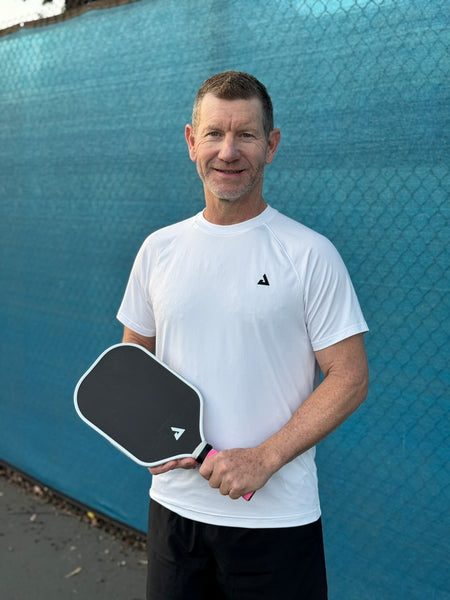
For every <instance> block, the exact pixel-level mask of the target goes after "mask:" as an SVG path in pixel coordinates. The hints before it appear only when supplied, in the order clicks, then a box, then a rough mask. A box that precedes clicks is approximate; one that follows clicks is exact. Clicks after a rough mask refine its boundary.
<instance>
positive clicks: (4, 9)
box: [0, 0, 66, 29]
mask: <svg viewBox="0 0 450 600" xmlns="http://www.w3.org/2000/svg"><path fill="white" fill-rule="evenodd" d="M65 4H66V0H52V2H47V3H45V4H43V0H0V29H5V28H6V27H11V26H12V25H17V24H18V23H23V22H24V21H34V20H36V19H42V18H45V17H53V16H54V15H59V14H60V13H62V12H63V10H64V7H65Z"/></svg>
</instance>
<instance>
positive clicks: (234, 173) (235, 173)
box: [214, 169, 244, 175]
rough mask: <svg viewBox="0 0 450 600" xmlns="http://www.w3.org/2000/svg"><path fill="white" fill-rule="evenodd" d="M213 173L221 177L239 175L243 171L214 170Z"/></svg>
mask: <svg viewBox="0 0 450 600" xmlns="http://www.w3.org/2000/svg"><path fill="white" fill-rule="evenodd" d="M214 171H216V173H221V174H222V175H240V174H241V173H243V172H244V169H214Z"/></svg>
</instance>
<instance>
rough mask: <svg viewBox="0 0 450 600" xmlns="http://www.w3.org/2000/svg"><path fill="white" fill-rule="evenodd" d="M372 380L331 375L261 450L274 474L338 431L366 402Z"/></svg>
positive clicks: (364, 377) (365, 377)
mask: <svg viewBox="0 0 450 600" xmlns="http://www.w3.org/2000/svg"><path fill="white" fill-rule="evenodd" d="M367 388H368V377H367V376H366V375H364V374H362V376H361V377H359V378H358V380H357V381H356V380H354V379H353V378H342V377H340V376H339V375H337V374H333V373H331V374H329V375H328V376H327V377H326V378H325V379H324V381H323V382H322V383H321V384H320V385H319V386H318V387H317V388H316V390H315V391H314V392H313V393H312V394H311V396H309V398H307V400H306V401H305V402H304V403H303V404H302V405H301V406H300V408H299V409H298V410H297V411H296V412H295V413H294V415H293V416H292V418H291V419H290V420H289V421H288V422H287V423H286V425H285V426H284V427H283V428H282V429H280V431H278V432H277V433H275V434H274V435H272V436H271V437H270V438H268V439H267V440H266V441H265V442H264V443H263V444H261V446H260V449H261V450H262V451H263V453H264V455H265V457H266V461H267V462H268V464H269V465H270V466H269V468H270V470H272V471H273V472H275V471H277V470H278V469H280V468H281V467H282V466H283V465H285V464H286V463H288V462H290V461H291V460H293V459H294V458H296V457H297V456H299V455H300V454H303V453H304V452H306V451H307V450H309V449H310V448H312V447H313V446H315V445H316V444H318V443H319V442H320V441H322V440H323V439H324V438H326V437H327V436H328V435H329V434H330V433H331V432H332V431H334V430H335V429H337V427H339V425H341V424H342V423H343V422H344V421H345V420H346V419H347V418H348V417H349V416H350V415H351V414H352V413H353V412H354V411H355V410H356V409H357V408H358V406H360V404H361V403H362V402H363V401H364V399H365V397H366V395H367Z"/></svg>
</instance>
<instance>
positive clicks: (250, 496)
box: [206, 449, 255, 502]
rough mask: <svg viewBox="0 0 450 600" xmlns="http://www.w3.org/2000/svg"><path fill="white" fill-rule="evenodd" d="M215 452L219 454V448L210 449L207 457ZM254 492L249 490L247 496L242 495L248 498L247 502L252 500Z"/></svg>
mask: <svg viewBox="0 0 450 600" xmlns="http://www.w3.org/2000/svg"><path fill="white" fill-rule="evenodd" d="M214 454H217V450H214V449H213V450H210V451H209V452H208V454H207V455H206V458H208V456H214ZM254 493H255V492H249V493H248V494H245V496H242V497H243V498H244V500H247V502H248V501H249V500H251V499H252V498H253V494H254Z"/></svg>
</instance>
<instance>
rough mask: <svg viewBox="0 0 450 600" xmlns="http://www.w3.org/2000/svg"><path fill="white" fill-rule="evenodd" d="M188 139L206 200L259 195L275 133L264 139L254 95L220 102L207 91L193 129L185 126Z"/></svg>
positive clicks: (257, 102) (270, 156)
mask: <svg viewBox="0 0 450 600" xmlns="http://www.w3.org/2000/svg"><path fill="white" fill-rule="evenodd" d="M186 139H187V142H188V146H189V155H190V157H191V159H192V160H193V161H194V162H195V163H196V164H197V171H198V174H199V175H200V178H201V179H202V181H203V184H204V187H205V194H206V196H207V198H208V196H209V197H211V196H213V197H215V198H218V199H220V200H228V201H231V202H234V201H236V200H240V199H243V198H247V197H252V196H255V195H259V196H261V194H262V183H263V174H264V167H265V165H266V164H268V163H270V162H271V161H272V159H273V155H274V154H275V150H276V147H277V145H278V140H279V132H278V130H274V131H273V132H271V134H270V136H269V140H267V138H266V136H265V133H264V128H263V115H262V106H261V102H260V100H259V99H258V98H251V99H249V100H223V99H221V98H216V96H213V95H212V94H206V95H205V97H204V98H203V100H202V103H201V106H200V116H199V121H198V125H197V128H196V130H195V131H194V129H193V127H192V126H191V125H187V126H186Z"/></svg>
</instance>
